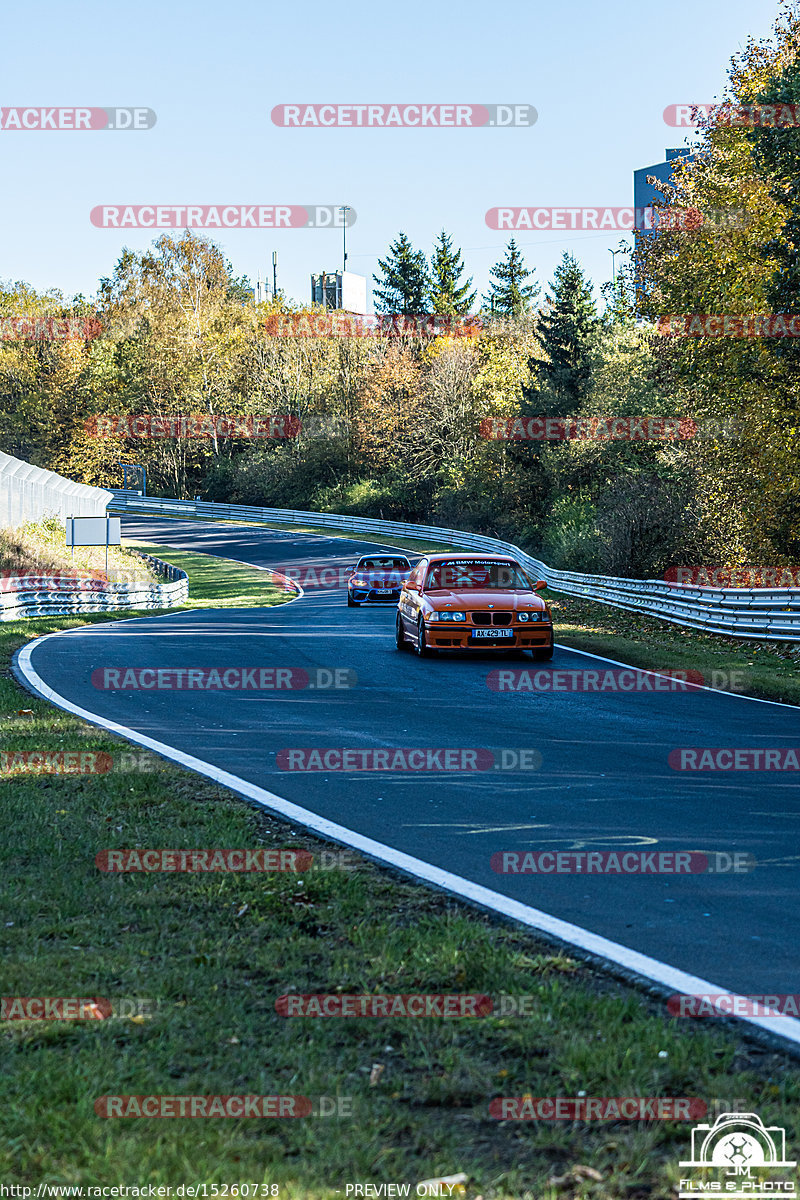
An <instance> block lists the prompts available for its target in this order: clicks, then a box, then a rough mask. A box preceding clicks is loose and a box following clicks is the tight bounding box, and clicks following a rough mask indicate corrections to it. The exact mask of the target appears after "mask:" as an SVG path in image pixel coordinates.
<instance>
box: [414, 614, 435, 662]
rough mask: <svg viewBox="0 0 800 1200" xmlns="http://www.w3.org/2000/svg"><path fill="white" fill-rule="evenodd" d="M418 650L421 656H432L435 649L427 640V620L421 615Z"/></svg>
mask: <svg viewBox="0 0 800 1200" xmlns="http://www.w3.org/2000/svg"><path fill="white" fill-rule="evenodd" d="M415 648H416V651H417V654H418V655H419V657H420V658H430V656H431V654H433V651H432V650H431V648H430V646H429V645H428V643H427V642H426V641H425V622H424V621H423V619H422V617H421V616H420V617H419V618H418V620H417V645H416V647H415Z"/></svg>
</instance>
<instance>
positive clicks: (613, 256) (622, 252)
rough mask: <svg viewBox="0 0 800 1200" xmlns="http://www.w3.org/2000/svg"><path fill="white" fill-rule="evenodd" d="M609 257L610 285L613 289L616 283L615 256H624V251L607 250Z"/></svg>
mask: <svg viewBox="0 0 800 1200" xmlns="http://www.w3.org/2000/svg"><path fill="white" fill-rule="evenodd" d="M608 253H609V254H610V255H611V285H612V287H614V286H615V285H616V282H617V255H618V254H624V253H625V251H624V249H617V250H609V252H608Z"/></svg>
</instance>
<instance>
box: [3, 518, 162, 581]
mask: <svg viewBox="0 0 800 1200" xmlns="http://www.w3.org/2000/svg"><path fill="white" fill-rule="evenodd" d="M105 556H106V550H105V547H104V546H100V547H98V546H78V547H76V548H75V550H74V551H73V552H72V554H70V551H69V550H67V548H66V546H65V544H64V525H63V522H61V521H59V519H58V518H57V517H49V518H47V519H45V520H43V521H36V522H33V521H31V522H29V523H28V524H27V525H23V526H22V527H21V528H20V529H17V530H12V529H0V577H2V576H8V575H12V576H24V575H74V574H80V575H84V576H86V577H89V578H94V579H102V578H107V579H111V580H124V581H134V580H142V581H149V582H155V581H156V580H157V578H158V577H157V575H156V573H155V572H154V571H153V570H152V568H151V567H150V566H148V564H147V563H146V562H144V561H143V560H142V559H141V558H140V557H139V556H138V555H137V554H134V553H133V552H132V551H131V550H130V549H127V548H125V547H123V546H109V547H108V571H107V572H106V562H105Z"/></svg>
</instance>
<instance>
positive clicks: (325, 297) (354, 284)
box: [311, 271, 367, 315]
mask: <svg viewBox="0 0 800 1200" xmlns="http://www.w3.org/2000/svg"><path fill="white" fill-rule="evenodd" d="M311 303H312V304H322V305H324V306H325V308H337V309H341V310H342V311H343V312H351V313H359V314H361V315H364V314H366V311H367V277H366V275H356V274H355V273H354V272H353V271H322V272H321V273H320V274H319V275H312V276H311Z"/></svg>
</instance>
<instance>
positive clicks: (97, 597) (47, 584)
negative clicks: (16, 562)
mask: <svg viewBox="0 0 800 1200" xmlns="http://www.w3.org/2000/svg"><path fill="white" fill-rule="evenodd" d="M137 553H139V557H140V558H142V559H144V561H145V562H147V563H149V564H150V566H151V567H153V568H154V569H155V570H156V571H158V572H159V574H161V575H164V576H165V577H166V578H167V580H168V581H169V582H168V583H149V582H147V581H143V582H136V581H134V582H131V583H114V582H106V581H105V580H98V579H92V578H86V579H80V578H78V577H73V576H70V575H44V576H43V575H24V576H19V577H17V578H7V579H2V580H0V622H3V621H18V620H21V619H23V618H25V617H51V616H61V615H62V614H70V613H77V614H81V613H95V612H113V611H118V610H119V609H126V608H135V609H140V608H173V607H174V606H175V605H177V604H183V603H184V602H185V601H186V600H188V599H189V577H188V576H187V574H186V572H185V571H181V570H180V569H179V568H178V567H173V566H172V564H171V563H166V562H163V561H162V560H161V559H160V558H153V557H151V556H150V555H149V554H141V553H140V552H138V551H137Z"/></svg>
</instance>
